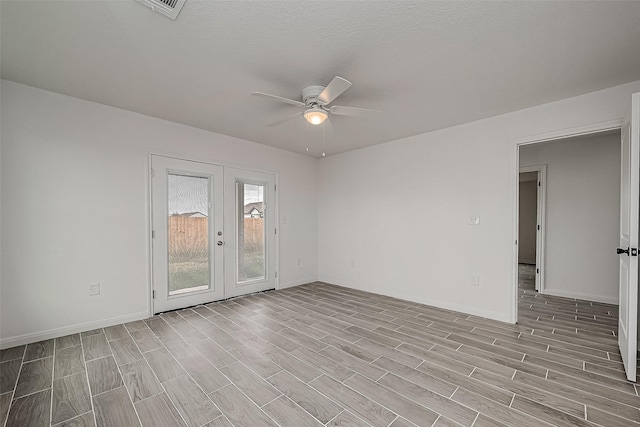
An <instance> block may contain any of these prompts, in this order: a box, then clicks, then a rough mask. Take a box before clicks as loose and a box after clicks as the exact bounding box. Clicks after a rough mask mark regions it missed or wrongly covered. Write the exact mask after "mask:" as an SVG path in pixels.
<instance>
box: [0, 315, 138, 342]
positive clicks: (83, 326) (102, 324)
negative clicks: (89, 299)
mask: <svg viewBox="0 0 640 427" xmlns="http://www.w3.org/2000/svg"><path fill="white" fill-rule="evenodd" d="M148 317H149V312H148V311H141V312H139V313H134V314H128V315H125V316H118V317H111V318H109V319H102V320H96V321H93V322H87V323H79V324H76V325H73V326H66V327H62V328H56V329H49V330H48V331H43V332H34V333H31V334H24V335H18V336H15V337H9V338H1V339H0V350H2V349H5V348H10V347H15V346H18V345H23V344H30V343H34V342H38V341H43V340H48V339H52V338H58V337H64V336H65V335H71V334H76V333H78V332H86V331H90V330H92V329H98V328H106V327H108V326H113V325H119V324H120V323H127V322H133V321H134V320H142V319H146V318H148Z"/></svg>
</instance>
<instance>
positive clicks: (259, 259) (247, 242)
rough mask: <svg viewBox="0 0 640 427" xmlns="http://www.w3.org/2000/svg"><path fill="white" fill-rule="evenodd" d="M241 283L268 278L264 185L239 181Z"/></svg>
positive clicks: (237, 187)
mask: <svg viewBox="0 0 640 427" xmlns="http://www.w3.org/2000/svg"><path fill="white" fill-rule="evenodd" d="M236 203H237V209H236V212H237V227H238V230H237V244H236V248H237V254H236V255H237V257H238V262H237V266H238V271H237V277H238V283H244V282H249V281H252V280H261V279H264V278H265V277H266V266H265V219H264V216H265V203H264V184H251V183H246V182H242V181H236Z"/></svg>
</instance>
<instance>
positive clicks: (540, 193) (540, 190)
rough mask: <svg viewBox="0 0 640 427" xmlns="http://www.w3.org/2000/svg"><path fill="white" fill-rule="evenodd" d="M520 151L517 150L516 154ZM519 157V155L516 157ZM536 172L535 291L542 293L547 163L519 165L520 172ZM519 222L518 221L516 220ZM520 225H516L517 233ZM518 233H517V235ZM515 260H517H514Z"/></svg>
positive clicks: (518, 196)
mask: <svg viewBox="0 0 640 427" xmlns="http://www.w3.org/2000/svg"><path fill="white" fill-rule="evenodd" d="M519 154H520V153H519V152H518V155H519ZM518 158H519V157H518ZM523 172H538V185H537V186H536V198H537V202H536V209H537V212H536V224H537V229H536V291H538V292H539V293H541V294H543V293H544V272H545V269H544V260H545V241H544V237H545V232H546V227H545V219H546V218H547V165H534V166H521V167H520V173H523ZM519 187H520V186H518V194H517V198H518V218H520V203H519V201H520V190H519ZM518 222H519V221H518ZM519 230H520V225H518V233H519ZM519 235H520V234H518V236H519ZM516 261H517V260H516Z"/></svg>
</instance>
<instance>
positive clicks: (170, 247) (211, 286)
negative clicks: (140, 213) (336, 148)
mask: <svg viewBox="0 0 640 427" xmlns="http://www.w3.org/2000/svg"><path fill="white" fill-rule="evenodd" d="M151 171H152V173H151V176H152V181H151V198H152V203H151V206H152V208H151V216H152V219H151V221H152V230H153V231H152V271H153V311H154V313H160V312H163V311H168V310H175V309H179V308H184V307H189V306H193V305H197V304H204V303H207V302H211V301H217V300H221V299H225V298H229V297H233V296H238V295H242V294H247V293H252V292H258V291H263V290H267V289H273V288H275V277H276V271H275V265H276V263H275V260H276V256H275V231H276V230H275V194H274V192H275V176H274V175H272V174H266V173H260V172H254V171H246V170H242V169H236V168H227V167H222V166H218V165H212V164H207V163H200V162H194V161H188V160H180V159H174V158H170V157H163V156H156V155H152V156H151Z"/></svg>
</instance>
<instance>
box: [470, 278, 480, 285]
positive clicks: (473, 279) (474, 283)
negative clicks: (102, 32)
mask: <svg viewBox="0 0 640 427" xmlns="http://www.w3.org/2000/svg"><path fill="white" fill-rule="evenodd" d="M471 286H480V276H471Z"/></svg>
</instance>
